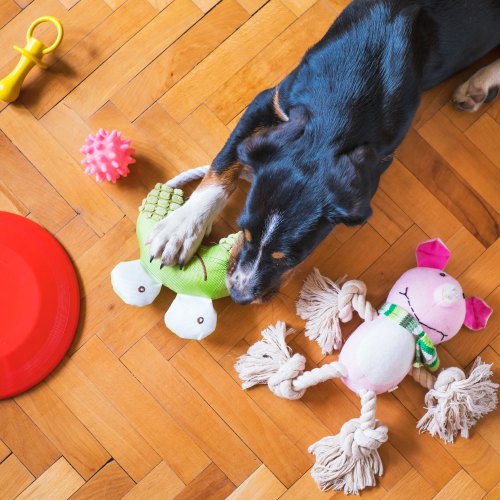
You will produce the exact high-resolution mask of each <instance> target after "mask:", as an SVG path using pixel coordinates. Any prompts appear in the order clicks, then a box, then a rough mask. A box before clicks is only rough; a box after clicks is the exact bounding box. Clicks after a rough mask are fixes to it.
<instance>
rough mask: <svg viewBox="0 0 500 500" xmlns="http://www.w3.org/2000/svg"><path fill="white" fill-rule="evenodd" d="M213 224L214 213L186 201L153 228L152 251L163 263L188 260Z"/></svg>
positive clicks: (151, 237)
mask: <svg viewBox="0 0 500 500" xmlns="http://www.w3.org/2000/svg"><path fill="white" fill-rule="evenodd" d="M211 227H212V220H211V218H210V217H208V218H207V217H206V215H203V214H199V213H198V211H197V210H190V207H189V206H188V204H186V205H184V206H182V207H180V208H178V209H177V210H176V211H175V212H173V213H172V214H170V215H169V216H168V217H167V218H165V219H163V220H162V221H160V222H158V224H156V226H155V227H154V228H153V230H152V231H151V234H150V235H149V239H148V242H149V252H150V255H151V257H155V258H161V263H162V265H163V266H171V265H174V264H177V263H178V264H179V265H181V266H182V265H184V264H187V263H188V262H189V261H190V260H191V258H192V257H193V255H194V254H195V252H196V250H197V249H198V247H199V246H200V244H201V241H202V239H203V238H204V237H205V235H206V234H208V233H209V232H210V229H211Z"/></svg>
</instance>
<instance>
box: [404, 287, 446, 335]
mask: <svg viewBox="0 0 500 500" xmlns="http://www.w3.org/2000/svg"><path fill="white" fill-rule="evenodd" d="M399 294H400V295H403V296H404V297H406V301H407V302H408V305H409V306H410V309H411V313H412V314H413V316H415V319H416V320H417V321H418V322H419V323H420V324H421V325H422V326H425V327H426V328H429V330H434V331H435V332H436V333H439V334H440V335H441V342H443V341H444V339H445V338H446V337H448V335H446V333H443V332H442V331H441V330H438V329H437V328H434V327H433V326H429V325H426V324H425V323H424V322H423V321H421V320H420V318H419V317H418V315H417V313H416V312H415V310H414V309H413V306H412V304H411V300H410V296H409V295H408V287H406V288H405V291H404V292H399Z"/></svg>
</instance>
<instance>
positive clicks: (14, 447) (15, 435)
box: [0, 400, 60, 477]
mask: <svg viewBox="0 0 500 500" xmlns="http://www.w3.org/2000/svg"><path fill="white" fill-rule="evenodd" d="M14 422H15V425H13V423H14ZM0 438H1V439H2V441H4V442H5V444H6V445H7V446H8V447H9V448H10V449H11V451H12V453H14V455H15V456H16V457H17V458H18V459H19V460H20V461H21V462H22V464H23V465H24V466H25V467H26V468H27V469H28V470H29V472H30V473H31V474H33V475H34V476H35V477H38V476H40V475H41V474H43V472H45V470H47V469H48V468H49V467H50V466H51V465H52V464H53V463H54V462H55V461H56V460H57V459H58V458H59V457H60V453H59V452H58V450H57V449H56V448H55V447H54V445H53V444H52V443H51V442H50V441H49V439H48V438H47V437H46V436H45V434H43V433H42V432H41V431H40V429H39V428H38V427H37V426H36V425H35V424H34V423H33V421H32V420H31V419H30V418H29V417H28V416H27V415H26V413H24V411H23V410H21V408H20V407H19V405H18V404H17V403H15V402H14V401H13V400H5V401H1V402H0Z"/></svg>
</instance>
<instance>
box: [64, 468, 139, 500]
mask: <svg viewBox="0 0 500 500" xmlns="http://www.w3.org/2000/svg"><path fill="white" fill-rule="evenodd" d="M134 486H135V483H134V481H132V479H131V478H130V476H129V475H128V474H127V473H126V472H125V471H124V470H123V469H122V468H121V467H120V466H119V465H118V464H117V463H116V462H115V461H111V462H109V463H108V464H106V465H105V466H104V467H103V468H102V469H101V470H100V471H99V472H97V474H95V475H94V476H92V477H91V478H90V480H89V481H87V482H86V483H85V484H84V485H82V487H81V488H80V489H79V490H77V491H76V492H75V493H74V494H73V495H71V497H70V498H71V500H86V499H90V498H106V499H108V498H109V499H112V498H122V497H123V496H124V495H125V494H126V493H128V492H129V491H130V490H131V489H132V488H133V487H134Z"/></svg>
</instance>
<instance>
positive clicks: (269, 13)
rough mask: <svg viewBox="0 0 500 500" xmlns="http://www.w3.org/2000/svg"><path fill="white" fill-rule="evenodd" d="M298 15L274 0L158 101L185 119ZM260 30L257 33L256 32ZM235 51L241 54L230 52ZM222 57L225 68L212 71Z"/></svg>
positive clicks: (176, 115)
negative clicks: (234, 55) (233, 55)
mask: <svg viewBox="0 0 500 500" xmlns="http://www.w3.org/2000/svg"><path fill="white" fill-rule="evenodd" d="M295 19H296V18H295V16H294V15H293V13H292V12H291V11H290V10H289V9H287V8H286V7H285V6H283V4H282V3H281V2H279V0H272V1H271V2H270V3H269V4H267V5H265V6H264V7H263V8H262V9H261V10H259V11H258V12H257V13H256V14H255V16H254V17H252V18H251V19H250V20H249V21H248V22H247V23H246V24H245V25H243V26H242V27H241V28H240V29H239V30H238V31H236V32H235V33H234V34H233V35H232V36H231V37H229V38H228V39H227V40H226V41H225V42H223V43H222V44H221V45H219V47H218V48H217V49H216V50H215V51H214V52H212V53H211V54H210V55H209V56H208V57H207V58H205V59H204V60H203V62H201V63H200V64H199V65H198V66H196V68H194V70H193V71H192V72H191V73H189V74H188V75H186V76H185V77H184V78H183V79H182V80H181V81H180V82H178V83H177V84H176V85H174V86H173V87H172V89H171V90H170V91H168V92H167V93H166V94H165V95H164V97H162V98H161V99H160V100H159V102H160V103H161V104H162V106H164V107H165V109H166V110H167V111H168V113H169V114H170V115H171V116H172V117H173V118H174V119H175V120H176V121H178V122H180V121H182V120H184V119H185V118H186V117H187V116H188V115H189V114H190V113H191V112H192V111H194V109H195V108H197V107H198V106H199V105H200V104H202V103H203V101H204V100H205V99H206V98H207V97H209V96H210V94H212V93H213V91H214V89H216V88H217V87H218V86H220V85H222V84H224V83H225V82H226V81H227V80H228V79H229V78H230V77H231V76H232V75H233V74H234V73H235V72H236V71H238V70H239V69H241V68H242V67H243V65H244V64H245V63H246V62H248V61H249V60H251V59H252V58H253V57H254V56H255V55H256V54H257V53H258V52H259V51H260V50H261V49H262V48H263V47H265V46H266V45H267V44H268V43H269V42H270V41H272V40H273V38H275V37H276V35H278V34H279V33H281V32H282V31H283V30H284V29H285V28H286V27H287V26H289V25H290V24H291V23H292V22H293V21H294V20H295ZM257 32H258V33H259V36H258V37H256V36H255V35H256V33H257ZM236 52H237V53H238V57H231V56H230V54H233V53H236ZM222 61H224V68H223V69H222V67H221V70H220V71H213V70H212V68H213V67H214V65H217V64H220V62H222Z"/></svg>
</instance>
